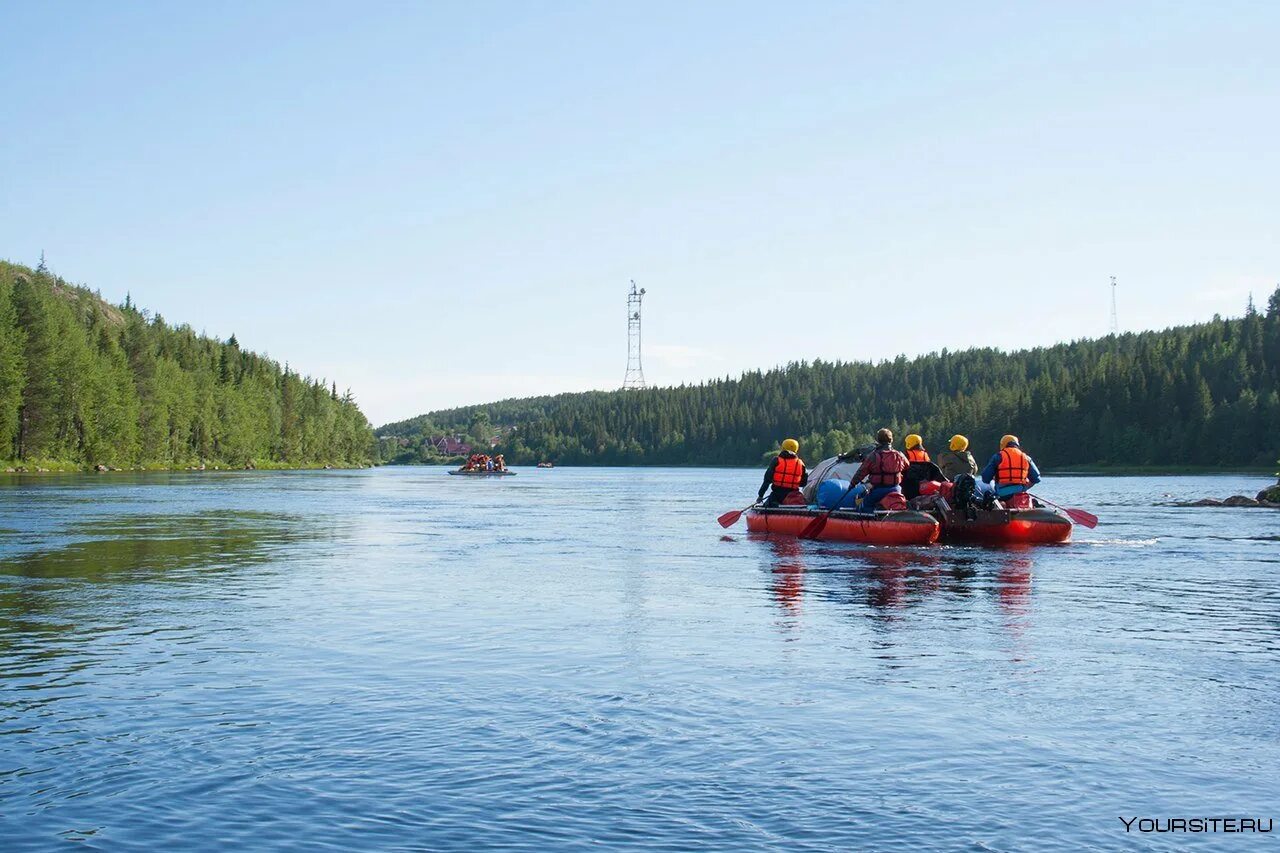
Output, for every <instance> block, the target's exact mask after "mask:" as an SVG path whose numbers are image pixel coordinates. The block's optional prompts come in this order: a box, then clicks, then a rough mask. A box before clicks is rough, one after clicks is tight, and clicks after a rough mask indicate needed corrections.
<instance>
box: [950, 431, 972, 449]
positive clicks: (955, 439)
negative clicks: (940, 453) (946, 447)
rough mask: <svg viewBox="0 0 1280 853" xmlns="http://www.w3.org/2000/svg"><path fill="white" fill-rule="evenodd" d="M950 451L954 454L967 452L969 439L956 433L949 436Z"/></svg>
mask: <svg viewBox="0 0 1280 853" xmlns="http://www.w3.org/2000/svg"><path fill="white" fill-rule="evenodd" d="M951 449H952V450H954V451H955V452H956V453H960V452H962V451H965V450H968V449H969V439H967V438H965V437H964V436H963V435H960V434H959V433H956V434H955V435H953V436H951Z"/></svg>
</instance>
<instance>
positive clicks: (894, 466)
mask: <svg viewBox="0 0 1280 853" xmlns="http://www.w3.org/2000/svg"><path fill="white" fill-rule="evenodd" d="M909 464H911V463H909V462H907V457H905V456H903V455H902V454H901V453H899V452H898V451H896V450H894V449H893V431H892V430H890V429H887V428H886V429H882V430H880V431H879V432H878V433H876V449H875V450H873V451H871V452H870V453H868V454H867V456H866V458H865V459H863V460H862V465H860V466H859V467H858V471H857V473H855V474H854V475H853V482H855V483H861V482H862V480H863V478H864V477H865V478H866V480H867V484H868V485H869V486H870V487H871V488H870V490H869V491H868V492H867V493H866V494H864V495H863V496H862V500H861V501H859V502H858V509H859V511H861V512H872V511H874V510H875V508H876V507H877V506H879V505H880V501H882V500H884V497H885V496H886V495H888V494H890V493H892V492H897V493H899V494H901V493H902V485H901V483H902V474H903V472H904V471H906V470H907V466H908V465H909Z"/></svg>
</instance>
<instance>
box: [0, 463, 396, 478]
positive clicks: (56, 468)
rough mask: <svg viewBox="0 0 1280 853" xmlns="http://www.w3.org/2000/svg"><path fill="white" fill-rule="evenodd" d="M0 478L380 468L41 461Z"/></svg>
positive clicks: (3, 471) (8, 467)
mask: <svg viewBox="0 0 1280 853" xmlns="http://www.w3.org/2000/svg"><path fill="white" fill-rule="evenodd" d="M0 464H3V467H0V477H3V476H9V477H27V476H44V475H46V474H95V475H104V476H107V475H111V474H225V473H227V472H231V473H246V472H247V473H252V472H254V471H279V472H285V471H358V470H360V469H362V468H376V467H378V466H377V465H374V464H372V463H365V464H363V465H347V464H342V465H335V464H333V463H319V464H315V465H281V464H276V463H268V464H264V465H256V464H255V465H254V466H253V467H250V468H246V467H243V466H241V467H236V466H234V465H208V464H206V465H205V466H204V467H203V468H201V467H199V466H192V465H183V466H181V467H174V466H165V465H140V466H136V467H132V468H114V467H109V468H106V469H104V470H98V469H97V468H96V467H85V466H83V465H80V464H76V463H69V462H57V461H50V460H40V461H39V462H32V463H24V464H21V465H17V464H12V463H0Z"/></svg>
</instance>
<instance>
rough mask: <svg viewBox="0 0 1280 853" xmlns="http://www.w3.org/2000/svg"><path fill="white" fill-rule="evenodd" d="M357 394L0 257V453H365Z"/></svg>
mask: <svg viewBox="0 0 1280 853" xmlns="http://www.w3.org/2000/svg"><path fill="white" fill-rule="evenodd" d="M372 450H373V436H372V430H371V429H370V427H369V423H368V421H367V420H366V419H365V417H364V415H363V414H361V412H360V410H359V409H358V408H357V407H356V404H355V402H354V401H353V400H352V399H351V397H350V395H346V396H341V397H340V396H338V393H337V388H336V386H332V387H331V386H329V385H327V384H326V383H324V382H320V381H315V380H312V379H310V378H307V377H303V376H299V375H298V374H297V373H294V372H292V371H290V370H289V369H288V367H285V368H283V369H282V368H281V367H280V365H279V364H277V363H276V362H274V361H271V360H270V359H267V358H264V357H262V356H259V355H255V354H254V353H251V352H246V351H244V350H242V349H241V348H240V345H239V343H238V342H237V341H236V339H235V337H234V336H232V338H231V339H230V340H228V341H225V342H223V341H218V340H214V339H212V338H209V337H205V336H203V335H198V334H196V333H195V332H194V331H192V330H191V328H190V327H189V326H176V327H175V326H170V325H168V324H166V323H165V322H164V320H163V319H161V317H160V315H158V314H157V315H154V316H152V315H150V314H148V312H146V311H140V310H138V309H137V308H135V307H134V306H133V305H131V304H129V302H128V300H127V299H126V303H125V304H124V305H121V306H114V305H110V304H108V303H106V302H104V301H103V300H102V299H101V298H100V297H99V296H97V295H96V294H94V293H92V292H91V291H89V290H86V289H85V288H83V287H76V286H72V285H70V284H68V283H67V282H65V281H63V280H62V279H60V278H57V277H55V276H52V275H50V274H49V273H48V272H46V271H45V270H43V269H39V270H32V269H29V268H27V267H22V266H18V265H15V264H9V263H5V262H0V460H6V459H7V460H10V461H8V462H6V463H5V466H6V467H10V468H17V467H23V468H26V469H28V470H31V469H33V468H39V467H41V466H44V465H49V466H56V467H67V466H75V467H85V468H88V467H94V466H99V465H101V466H106V467H111V468H137V467H163V468H178V467H187V466H198V465H201V464H204V465H206V466H209V467H212V466H215V465H217V466H220V467H222V466H226V467H236V468H244V467H250V466H252V467H296V466H318V465H325V464H331V465H357V464H363V463H366V462H368V461H369V460H370V456H371V454H372Z"/></svg>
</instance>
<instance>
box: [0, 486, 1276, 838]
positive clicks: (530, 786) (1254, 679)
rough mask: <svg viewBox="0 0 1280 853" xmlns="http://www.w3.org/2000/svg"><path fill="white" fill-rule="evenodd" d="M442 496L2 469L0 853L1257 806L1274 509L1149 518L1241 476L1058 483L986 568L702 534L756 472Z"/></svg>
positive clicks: (1264, 791)
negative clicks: (1088, 520)
mask: <svg viewBox="0 0 1280 853" xmlns="http://www.w3.org/2000/svg"><path fill="white" fill-rule="evenodd" d="M457 479H460V478H450V477H448V476H447V475H446V474H444V472H443V471H441V470H439V469H399V470H380V471H364V472H310V473H298V474H265V473H264V474H258V473H244V474H240V475H227V476H208V475H202V476H195V475H156V476H150V475H140V476H131V477H121V478H114V477H65V478H46V479H40V478H23V479H21V480H12V479H11V480H5V479H4V478H0V839H3V841H4V842H5V845H4V849H5V850H6V853H7V850H9V849H19V850H22V849H36V850H43V849H49V848H51V847H55V846H57V845H58V844H60V843H62V842H65V841H67V840H75V839H81V840H82V843H84V844H85V846H90V847H95V848H98V849H183V850H186V849H205V850H226V849H255V850H258V849H329V848H335V849H336V848H343V849H432V850H436V849H442V850H445V849H456V850H472V849H484V848H495V847H498V848H507V847H523V848H525V849H531V850H532V849H537V850H542V849H566V848H569V849H576V848H579V847H583V848H585V847H587V846H594V847H599V848H602V849H614V848H629V847H645V846H648V847H653V848H654V849H659V848H661V849H681V850H686V849H688V850H694V849H707V850H713V849H714V850H724V849H732V850H751V849H760V850H763V849H786V848H800V849H815V850H816V849H852V850H882V849H883V850H891V849H900V850H911V849H987V850H1019V849H1032V848H1035V847H1037V846H1038V845H1040V844H1043V843H1045V839H1054V840H1055V843H1057V842H1058V841H1061V842H1062V847H1063V849H1100V850H1101V849H1115V848H1116V847H1120V846H1123V845H1124V844H1125V843H1126V839H1125V838H1124V837H1123V835H1120V834H1118V833H1117V827H1118V826H1119V824H1118V822H1117V821H1116V819H1115V815H1116V814H1117V813H1127V814H1186V813H1193V814H1228V813H1229V814H1250V813H1266V812H1267V811H1268V809H1270V808H1271V806H1272V804H1273V803H1274V802H1275V801H1276V800H1277V799H1280V796H1277V794H1278V793H1280V771H1278V770H1277V767H1280V745H1278V744H1280V738H1278V737H1277V735H1278V734H1280V729H1277V725H1276V720H1278V719H1280V700H1277V697H1280V665H1278V664H1277V661H1280V623H1278V622H1277V621H1276V616H1275V614H1276V613H1278V612H1280V580H1278V578H1280V575H1278V574H1277V572H1276V571H1275V569H1276V567H1277V565H1280V542H1277V541H1276V540H1275V538H1274V535H1275V531H1274V529H1273V526H1274V519H1273V518H1272V517H1269V516H1268V517H1266V518H1264V517H1263V515H1262V514H1260V513H1242V514H1232V511H1230V510H1185V509H1181V508H1159V509H1157V510H1155V511H1153V510H1152V507H1151V504H1152V497H1151V496H1152V495H1153V494H1159V493H1161V492H1179V493H1184V492H1185V493H1226V492H1230V491H1248V489H1247V488H1244V487H1243V486H1241V485H1240V484H1239V483H1234V482H1232V483H1225V482H1223V483H1218V482H1216V481H1203V482H1202V481H1195V482H1186V483H1182V484H1181V485H1177V486H1172V487H1171V486H1170V484H1169V483H1168V482H1165V481H1161V480H1158V479H1150V478H1133V479H1123V478H1095V479H1090V480H1087V481H1086V480H1077V481H1073V480H1062V479H1057V480H1055V481H1054V482H1052V483H1051V484H1047V485H1050V486H1051V487H1052V489H1053V491H1052V493H1051V494H1049V493H1048V492H1047V493H1046V494H1049V496H1050V497H1052V498H1053V499H1054V500H1055V501H1058V502H1060V503H1064V504H1071V505H1080V506H1085V507H1090V508H1093V509H1101V510H1102V511H1101V512H1100V514H1101V515H1103V524H1102V525H1101V526H1099V528H1098V529H1097V530H1094V531H1089V532H1088V534H1087V535H1083V534H1082V535H1081V536H1080V538H1079V541H1078V542H1077V543H1075V544H1073V545H1068V546H1066V547H1062V548H1048V549H1031V550H1024V551H1002V550H998V549H981V548H967V547H949V546H939V547H932V548H870V547H863V546H858V545H842V544H839V543H829V542H801V541H799V540H796V539H794V538H788V537H779V538H770V537H756V536H750V535H743V534H741V533H740V532H732V531H731V532H725V531H722V530H721V529H720V528H719V527H717V526H716V525H715V521H714V519H715V517H716V516H717V515H719V514H720V513H721V512H723V511H724V510H725V509H726V508H730V507H735V506H741V505H742V504H743V503H744V502H745V499H749V497H750V495H752V494H754V492H755V489H756V487H757V486H758V481H759V473H758V472H757V471H723V470H717V471H697V470H658V469H647V470H644V471H634V470H601V469H552V470H550V471H534V470H528V471H522V472H521V476H519V477H513V478H506V479H505V480H494V481H484V482H463V483H454V482H452V480H457ZM1255 490H1256V489H1255ZM1268 525H1271V526H1268ZM739 530H741V528H739ZM1028 827H1034V828H1035V831H1034V833H1032V834H1029V830H1028ZM1214 840H1215V839H1213V838H1211V837H1209V838H1204V839H1200V838H1187V839H1179V842H1180V843H1179V847H1182V846H1187V847H1190V848H1193V849H1196V848H1199V849H1206V848H1207V847H1208V846H1209V845H1210V844H1211V843H1212V842H1213V841H1214Z"/></svg>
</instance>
